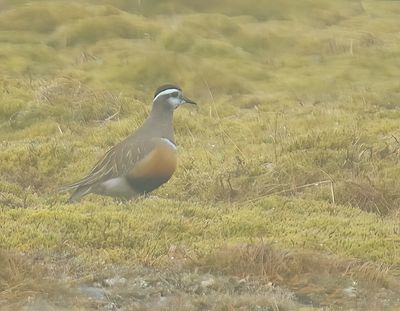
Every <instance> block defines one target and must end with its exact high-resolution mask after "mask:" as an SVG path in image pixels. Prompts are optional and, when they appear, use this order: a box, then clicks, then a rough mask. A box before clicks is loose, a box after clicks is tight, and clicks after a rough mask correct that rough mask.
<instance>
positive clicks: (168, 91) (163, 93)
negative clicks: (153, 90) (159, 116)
mask: <svg viewBox="0 0 400 311" xmlns="http://www.w3.org/2000/svg"><path fill="white" fill-rule="evenodd" d="M173 92H180V91H179V90H178V89H166V90H164V91H162V92H160V93H158V94H157V96H156V97H154V99H153V102H154V101H156V99H157V98H158V97H159V96H163V95H167V94H171V93H173Z"/></svg>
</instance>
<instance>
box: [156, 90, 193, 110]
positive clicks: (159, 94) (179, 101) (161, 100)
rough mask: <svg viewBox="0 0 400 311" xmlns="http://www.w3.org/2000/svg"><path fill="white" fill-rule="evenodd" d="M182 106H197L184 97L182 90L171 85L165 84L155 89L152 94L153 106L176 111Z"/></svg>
mask: <svg viewBox="0 0 400 311" xmlns="http://www.w3.org/2000/svg"><path fill="white" fill-rule="evenodd" d="M183 104H192V105H197V104H196V103H195V102H194V101H192V100H191V99H189V98H187V97H185V96H184V95H183V93H182V89H181V88H180V87H179V86H176V85H173V84H165V85H162V86H160V87H159V88H157V90H156V91H155V93H154V99H153V105H157V106H158V105H164V106H165V107H167V108H170V109H171V108H172V109H176V108H177V107H179V106H180V105H183Z"/></svg>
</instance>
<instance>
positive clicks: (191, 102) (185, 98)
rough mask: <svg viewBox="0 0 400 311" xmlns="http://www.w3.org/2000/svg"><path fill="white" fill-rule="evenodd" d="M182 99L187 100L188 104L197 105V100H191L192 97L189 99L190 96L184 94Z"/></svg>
mask: <svg viewBox="0 0 400 311" xmlns="http://www.w3.org/2000/svg"><path fill="white" fill-rule="evenodd" d="M182 99H183V100H184V101H185V103H186V104H192V105H197V103H196V102H194V101H193V100H191V99H189V98H187V97H185V96H182Z"/></svg>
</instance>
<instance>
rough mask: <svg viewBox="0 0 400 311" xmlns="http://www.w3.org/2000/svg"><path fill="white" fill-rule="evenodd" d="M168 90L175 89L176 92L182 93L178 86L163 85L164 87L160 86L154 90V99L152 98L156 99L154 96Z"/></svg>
mask: <svg viewBox="0 0 400 311" xmlns="http://www.w3.org/2000/svg"><path fill="white" fill-rule="evenodd" d="M169 89H177V90H179V91H182V89H181V88H180V87H179V86H177V85H174V84H164V85H161V86H160V87H158V88H157V90H156V91H155V93H154V97H153V98H156V96H157V95H158V94H159V93H161V92H162V91H165V90H169Z"/></svg>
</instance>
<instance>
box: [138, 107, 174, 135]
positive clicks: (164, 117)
mask: <svg viewBox="0 0 400 311" xmlns="http://www.w3.org/2000/svg"><path fill="white" fill-rule="evenodd" d="M173 116H174V109H173V108H172V107H170V106H168V105H160V104H157V103H155V104H153V108H152V110H151V112H150V115H149V117H148V118H147V120H146V121H145V123H144V125H143V126H144V127H147V131H149V132H151V133H153V135H155V136H158V137H163V138H168V139H169V140H171V141H174V128H173Z"/></svg>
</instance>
